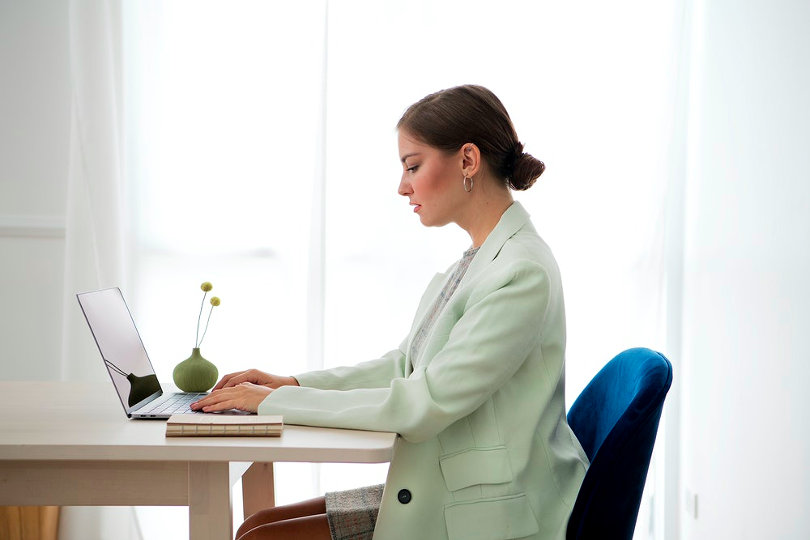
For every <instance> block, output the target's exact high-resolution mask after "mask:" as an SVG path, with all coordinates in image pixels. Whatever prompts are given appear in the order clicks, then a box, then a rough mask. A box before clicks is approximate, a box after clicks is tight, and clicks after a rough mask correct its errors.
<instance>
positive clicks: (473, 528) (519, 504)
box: [444, 493, 540, 540]
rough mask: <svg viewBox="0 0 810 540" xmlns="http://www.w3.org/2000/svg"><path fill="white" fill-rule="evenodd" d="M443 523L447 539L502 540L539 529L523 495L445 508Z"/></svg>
mask: <svg viewBox="0 0 810 540" xmlns="http://www.w3.org/2000/svg"><path fill="white" fill-rule="evenodd" d="M444 520H445V523H446V524H447V536H448V538H449V539H450V540H505V539H507V538H523V537H525V536H531V535H534V534H537V532H538V531H539V530H540V526H539V525H538V524H537V520H536V519H535V518H534V513H533V512H532V509H531V506H530V505H529V500H528V499H527V498H526V495H525V494H523V493H521V494H519V495H512V496H509V497H498V498H495V499H483V500H478V501H474V502H468V503H456V504H451V505H448V506H445V507H444Z"/></svg>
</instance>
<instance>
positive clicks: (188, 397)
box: [138, 393, 208, 414]
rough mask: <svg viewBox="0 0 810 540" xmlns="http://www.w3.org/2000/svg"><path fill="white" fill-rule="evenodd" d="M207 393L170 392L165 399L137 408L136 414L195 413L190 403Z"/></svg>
mask: <svg viewBox="0 0 810 540" xmlns="http://www.w3.org/2000/svg"><path fill="white" fill-rule="evenodd" d="M207 395H208V394H206V393H202V394H172V395H171V396H169V398H168V399H166V400H163V401H161V400H159V399H158V400H155V401H153V402H152V403H149V404H147V405H145V406H144V407H141V408H140V409H138V414H197V413H198V412H199V411H192V410H191V408H190V407H191V404H192V403H194V402H195V401H197V400H198V399H200V398H202V397H204V396H207Z"/></svg>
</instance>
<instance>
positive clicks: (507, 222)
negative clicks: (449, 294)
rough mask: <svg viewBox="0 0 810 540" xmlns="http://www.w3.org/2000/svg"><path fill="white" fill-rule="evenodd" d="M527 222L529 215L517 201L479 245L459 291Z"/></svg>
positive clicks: (493, 258) (459, 286)
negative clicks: (479, 247)
mask: <svg viewBox="0 0 810 540" xmlns="http://www.w3.org/2000/svg"><path fill="white" fill-rule="evenodd" d="M528 222H529V213H528V212H527V211H526V209H525V208H523V205H522V204H520V203H519V202H517V201H515V202H513V203H512V206H510V207H509V208H507V209H506V211H505V212H504V213H503V215H502V216H501V219H500V221H498V224H497V225H496V226H495V228H494V229H492V232H491V233H489V236H487V239H486V240H484V243H483V244H481V249H479V250H478V253H476V254H475V258H474V259H473V260H472V263H470V267H469V268H468V269H467V273H466V274H464V277H463V278H462V280H461V283H459V285H458V288H459V289H460V288H461V287H463V286H464V285H465V284H466V283H468V282H469V281H470V280H472V279H474V278H475V276H477V275H478V274H479V273H480V272H481V271H482V270H483V269H484V268H486V267H487V265H488V264H489V263H491V262H492V261H493V260H495V257H497V256H498V253H500V252H501V248H502V247H503V245H504V244H505V243H506V241H507V240H509V239H510V238H512V236H514V235H515V233H516V232H518V231H519V230H520V229H521V228H523V226H524V225H526V224H527V223H528Z"/></svg>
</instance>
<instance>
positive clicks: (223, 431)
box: [166, 414, 284, 437]
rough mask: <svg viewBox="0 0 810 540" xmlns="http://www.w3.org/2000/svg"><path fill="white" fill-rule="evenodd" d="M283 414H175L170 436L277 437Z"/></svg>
mask: <svg viewBox="0 0 810 540" xmlns="http://www.w3.org/2000/svg"><path fill="white" fill-rule="evenodd" d="M283 428H284V422H283V419H282V417H281V416H274V415H267V416H253V415H250V416H248V415H235V416H226V415H221V414H175V415H172V416H171V417H170V418H169V420H168V422H166V436H167V437H230V436H236V437H278V436H280V435H281V431H282V430H283Z"/></svg>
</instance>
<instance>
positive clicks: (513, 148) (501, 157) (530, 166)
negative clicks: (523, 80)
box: [397, 84, 546, 191]
mask: <svg viewBox="0 0 810 540" xmlns="http://www.w3.org/2000/svg"><path fill="white" fill-rule="evenodd" d="M397 129H404V130H405V131H407V132H408V133H409V134H410V135H412V136H414V137H416V138H417V139H419V140H420V141H422V142H423V143H425V144H428V145H430V146H433V147H434V148H439V149H441V150H445V151H447V152H455V151H457V150H458V149H459V148H461V147H462V146H464V145H465V144H466V143H473V144H475V145H476V146H478V149H479V150H480V151H481V155H482V156H483V158H484V159H485V160H486V162H487V164H488V165H489V166H490V168H491V170H492V172H493V173H494V174H496V175H497V176H498V177H500V178H502V179H503V180H504V182H506V184H507V185H508V186H509V187H511V188H512V189H516V190H521V191H522V190H526V189H529V188H530V187H531V186H532V184H534V182H535V180H537V178H538V177H539V176H540V175H541V174H543V171H544V170H545V168H546V166H545V165H544V164H543V162H542V161H540V160H538V159H536V158H535V157H533V156H532V155H531V154H527V153H525V152H523V144H522V143H521V142H520V141H519V140H518V136H517V133H516V132H515V127H514V126H513V125H512V120H511V119H510V118H509V113H507V112H506V108H505V107H504V106H503V104H502V103H501V101H500V100H499V99H498V98H497V96H495V94H493V93H492V92H490V91H489V90H487V89H486V88H484V87H483V86H476V85H471V84H468V85H464V86H456V87H453V88H447V89H445V90H439V91H438V92H436V93H434V94H430V95H428V96H425V97H424V98H422V99H420V100H419V101H417V102H416V103H414V104H413V105H411V106H410V107H408V110H406V111H405V114H403V115H402V118H400V119H399V122H397Z"/></svg>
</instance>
